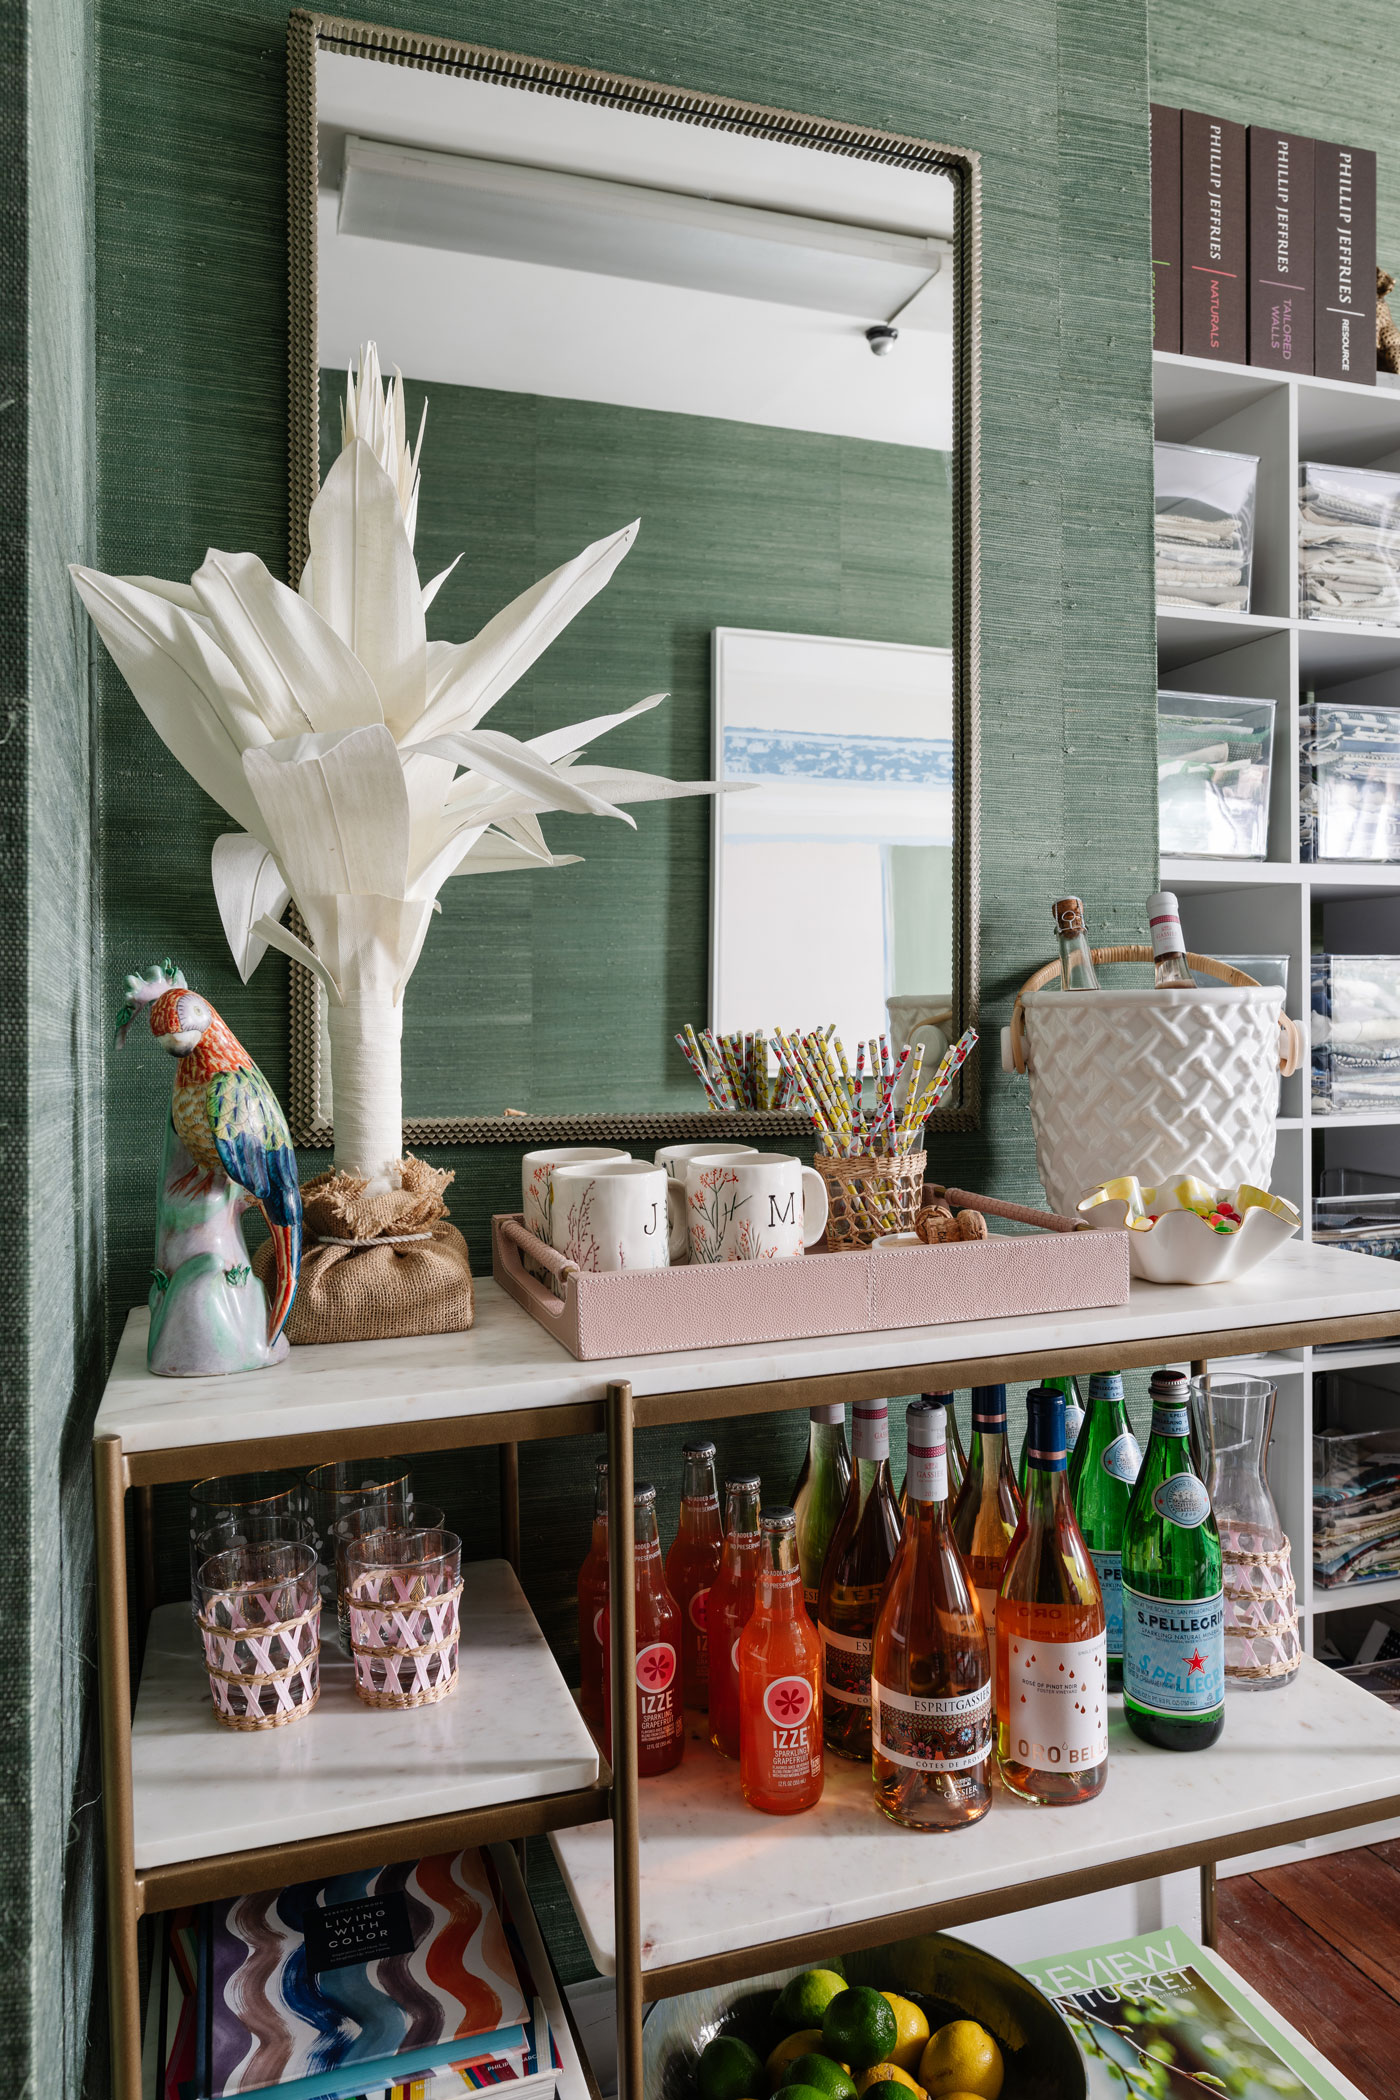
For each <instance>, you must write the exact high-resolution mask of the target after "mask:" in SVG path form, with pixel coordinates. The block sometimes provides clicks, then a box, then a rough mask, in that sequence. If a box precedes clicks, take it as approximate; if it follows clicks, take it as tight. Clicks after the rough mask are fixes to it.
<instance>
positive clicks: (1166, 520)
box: [1154, 443, 1259, 612]
mask: <svg viewBox="0 0 1400 2100" xmlns="http://www.w3.org/2000/svg"><path fill="white" fill-rule="evenodd" d="M1154 455H1155V463H1156V483H1157V488H1156V517H1155V520H1154V526H1155V551H1156V558H1157V603H1158V604H1159V605H1200V606H1212V607H1218V608H1222V609H1224V610H1226V611H1231V612H1247V611H1248V610H1249V580H1250V568H1251V564H1252V559H1253V552H1254V488H1255V480H1256V476H1257V472H1258V465H1259V462H1258V460H1257V459H1255V458H1253V457H1251V456H1250V455H1249V454H1247V453H1240V452H1211V451H1207V450H1205V449H1204V448H1203V447H1201V446H1199V445H1168V444H1160V443H1159V444H1158V445H1157V446H1156V447H1155V448H1154Z"/></svg>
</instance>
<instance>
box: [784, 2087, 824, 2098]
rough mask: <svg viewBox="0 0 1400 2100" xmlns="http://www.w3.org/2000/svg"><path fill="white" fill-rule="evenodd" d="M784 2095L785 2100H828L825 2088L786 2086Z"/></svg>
mask: <svg viewBox="0 0 1400 2100" xmlns="http://www.w3.org/2000/svg"><path fill="white" fill-rule="evenodd" d="M782 2094H783V2100H827V2094H826V2090H825V2088H822V2089H821V2090H818V2088H817V2087H816V2086H814V2085H785V2086H784V2087H783V2088H782Z"/></svg>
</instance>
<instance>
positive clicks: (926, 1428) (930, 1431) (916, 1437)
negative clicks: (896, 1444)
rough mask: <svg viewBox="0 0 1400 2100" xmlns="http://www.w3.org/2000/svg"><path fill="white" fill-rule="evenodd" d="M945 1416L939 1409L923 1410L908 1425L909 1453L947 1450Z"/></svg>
mask: <svg viewBox="0 0 1400 2100" xmlns="http://www.w3.org/2000/svg"><path fill="white" fill-rule="evenodd" d="M947 1419H948V1418H947V1416H946V1415H945V1414H944V1412H943V1410H942V1408H941V1407H929V1408H925V1410H924V1412H923V1413H922V1414H920V1415H915V1416H913V1418H912V1419H911V1421H910V1423H909V1442H908V1449H909V1450H910V1451H925V1452H934V1451H946V1450H947V1448H948V1429H947Z"/></svg>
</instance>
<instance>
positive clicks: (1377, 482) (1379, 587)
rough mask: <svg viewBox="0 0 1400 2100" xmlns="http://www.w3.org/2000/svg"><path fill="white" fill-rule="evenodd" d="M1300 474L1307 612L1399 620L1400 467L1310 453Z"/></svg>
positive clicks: (1301, 575) (1301, 590)
mask: <svg viewBox="0 0 1400 2100" xmlns="http://www.w3.org/2000/svg"><path fill="white" fill-rule="evenodd" d="M1298 482H1299V486H1298V604H1299V610H1300V611H1301V613H1302V615H1303V617H1304V619H1311V620H1374V621H1380V622H1394V621H1400V474H1382V473H1378V472H1376V471H1375V470H1374V469H1372V468H1367V467H1330V466H1325V465H1322V464H1320V463H1319V462H1318V461H1316V460H1304V461H1303V463H1302V464H1301V465H1300V467H1299V469H1298Z"/></svg>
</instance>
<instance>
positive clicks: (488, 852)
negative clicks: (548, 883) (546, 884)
mask: <svg viewBox="0 0 1400 2100" xmlns="http://www.w3.org/2000/svg"><path fill="white" fill-rule="evenodd" d="M582 859H583V855H582V854H581V853H551V854H549V855H548V856H547V857H546V858H545V859H544V860H541V859H540V858H539V856H538V854H534V853H527V852H526V850H525V848H524V847H523V846H518V845H517V844H516V843H515V841H514V839H507V838H502V836H501V834H500V832H499V831H488V832H487V833H486V835H485V837H484V838H481V839H479V840H478V841H477V843H476V845H474V846H473V847H472V849H471V851H470V852H469V853H465V854H463V856H462V860H461V863H460V865H459V866H458V867H456V868H455V869H454V870H453V873H454V874H455V875H505V874H509V873H511V872H512V871H514V870H516V869H519V868H573V867H577V866H578V865H579V864H580V863H581V862H582Z"/></svg>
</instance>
